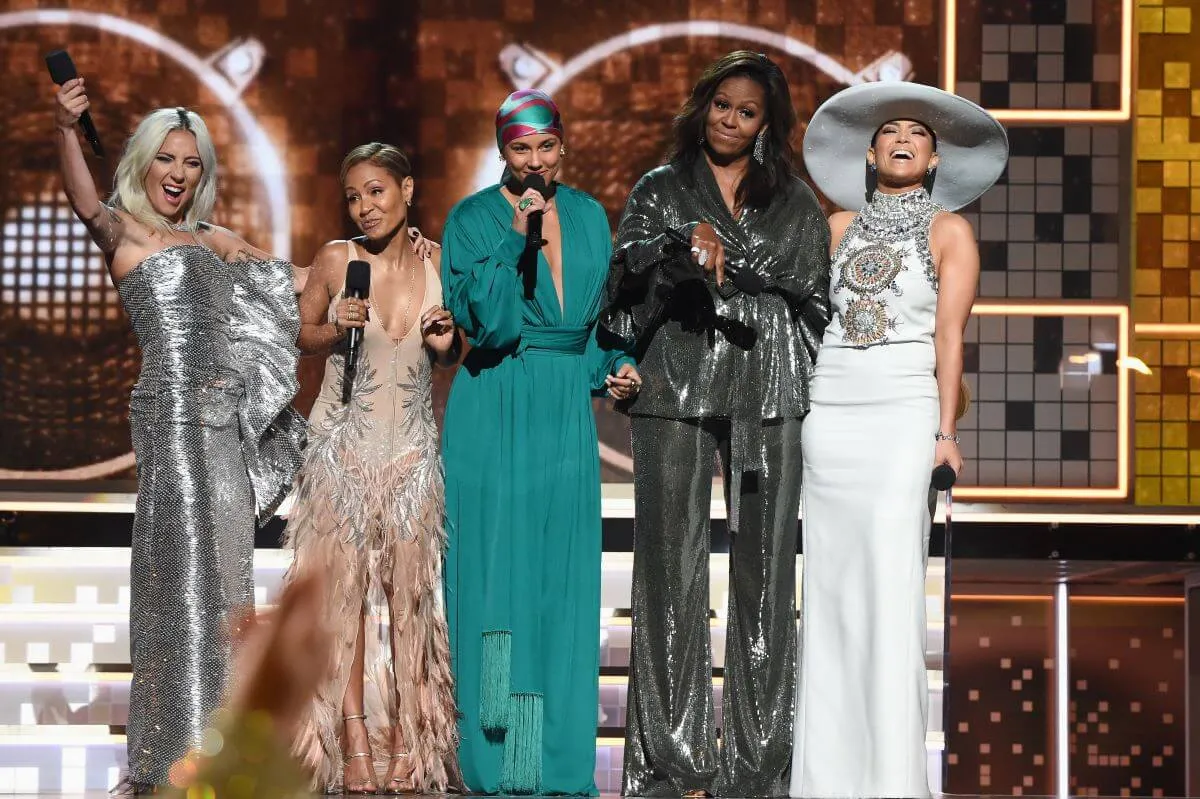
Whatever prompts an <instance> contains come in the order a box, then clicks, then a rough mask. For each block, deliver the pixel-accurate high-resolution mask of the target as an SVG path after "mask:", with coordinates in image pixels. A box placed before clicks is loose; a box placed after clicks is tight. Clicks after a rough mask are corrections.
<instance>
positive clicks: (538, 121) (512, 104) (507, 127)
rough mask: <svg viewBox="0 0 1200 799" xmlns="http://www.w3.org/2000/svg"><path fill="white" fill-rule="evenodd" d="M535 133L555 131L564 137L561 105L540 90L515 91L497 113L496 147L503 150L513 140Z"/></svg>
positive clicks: (557, 134) (556, 134) (554, 132)
mask: <svg viewBox="0 0 1200 799" xmlns="http://www.w3.org/2000/svg"><path fill="white" fill-rule="evenodd" d="M535 133H553V134H554V135H555V136H558V138H560V139H561V138H563V126H562V118H561V117H560V116H559V114H558V106H557V105H555V104H554V101H553V100H551V99H550V95H548V94H546V93H545V92H541V91H538V90H537V89H520V90H518V91H515V92H513V93H512V94H510V95H509V96H508V97H507V98H506V99H505V100H504V102H503V103H501V104H500V110H499V111H497V112H496V146H497V147H499V148H500V149H501V150H503V149H504V147H505V146H506V145H507V144H508V143H509V142H511V141H512V140H513V139H519V138H521V137H522V136H530V135H533V134H535Z"/></svg>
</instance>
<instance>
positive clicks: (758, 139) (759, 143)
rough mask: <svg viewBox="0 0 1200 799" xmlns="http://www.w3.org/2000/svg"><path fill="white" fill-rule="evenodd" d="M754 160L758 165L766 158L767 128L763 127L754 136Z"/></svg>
mask: <svg viewBox="0 0 1200 799" xmlns="http://www.w3.org/2000/svg"><path fill="white" fill-rule="evenodd" d="M754 160H755V161H757V162H758V163H759V164H760V165H761V164H762V163H763V162H764V161H766V160H767V129H766V128H763V129H762V130H760V131H759V132H758V135H757V136H755V137H754Z"/></svg>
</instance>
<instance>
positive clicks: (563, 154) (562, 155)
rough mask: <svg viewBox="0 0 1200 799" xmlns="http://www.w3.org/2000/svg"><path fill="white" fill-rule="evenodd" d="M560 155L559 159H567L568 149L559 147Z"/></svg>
mask: <svg viewBox="0 0 1200 799" xmlns="http://www.w3.org/2000/svg"><path fill="white" fill-rule="evenodd" d="M558 155H559V157H560V158H566V157H567V148H566V147H559V148H558Z"/></svg>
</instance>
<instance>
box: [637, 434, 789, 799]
mask: <svg viewBox="0 0 1200 799" xmlns="http://www.w3.org/2000/svg"><path fill="white" fill-rule="evenodd" d="M800 427H801V421H800V420H799V419H783V420H770V421H767V422H765V423H764V424H763V428H762V442H763V443H762V446H763V455H764V459H763V460H764V462H765V463H766V468H765V470H763V471H761V472H758V473H757V474H747V475H745V476H744V477H743V480H742V496H741V497H740V514H741V529H740V530H738V531H733V532H732V535H731V540H730V556H729V566H730V574H729V581H730V594H729V612H728V627H727V631H726V650H725V681H724V698H723V705H722V716H723V724H722V734H721V746H720V748H718V746H717V733H716V725H715V722H714V711H713V693H712V652H711V643H710V637H709V619H708V609H709V607H710V601H709V596H708V585H709V569H708V557H709V541H710V535H711V534H710V525H709V503H710V499H711V493H712V474H713V457H714V455H716V454H717V453H718V452H719V453H720V455H721V460H722V462H723V463H724V464H726V470H728V463H729V435H730V434H729V423H728V422H726V421H722V420H711V421H710V420H701V421H697V420H676V419H661V418H655V417H634V418H633V457H634V490H635V497H636V508H637V509H636V519H635V529H634V561H633V643H632V653H631V655H630V658H631V663H630V675H629V697H628V713H627V718H626V726H625V775H624V782H623V785H622V793H623V794H625V795H626V796H679V795H681V794H682V793H684V792H686V791H694V790H705V791H709V792H710V793H713V794H716V795H718V796H743V797H760V796H763V797H765V796H782V795H786V793H787V777H788V769H789V764H790V760H791V729H792V698H793V692H794V669H795V641H796V609H795V596H796V577H795V575H796V569H795V567H796V536H797V524H796V517H797V511H798V510H799V503H800V480H801V468H800V467H801V463H800V457H801V455H800ZM728 482H729V481H728V479H726V484H728ZM728 501H729V497H726V504H727V506H728Z"/></svg>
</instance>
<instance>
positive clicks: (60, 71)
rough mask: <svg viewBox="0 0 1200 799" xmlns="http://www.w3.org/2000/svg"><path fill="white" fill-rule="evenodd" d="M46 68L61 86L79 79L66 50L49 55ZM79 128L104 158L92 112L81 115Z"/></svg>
mask: <svg viewBox="0 0 1200 799" xmlns="http://www.w3.org/2000/svg"><path fill="white" fill-rule="evenodd" d="M46 68H47V69H49V70H50V79H51V80H53V81H54V82H55V83H57V84H58V85H59V86H62V85H63V84H64V83H66V82H67V81H69V80H74V79H75V78H78V77H79V72H78V71H76V69H75V62H74V61H72V60H71V56H69V55H67V51H66V50H55V51H54V52H52V53H47V54H46ZM79 127H80V129H82V130H83V136H84V138H85V139H87V140H88V143H89V144H91V145H92V152H94V153H95V154H96V155H97V156H98V157H100V158H103V157H104V147H103V146H102V145H101V144H100V135H99V134H98V133H96V126H95V124H93V123H92V115H91V113H90V112H88V111H84V112H83V113H82V114H80V115H79Z"/></svg>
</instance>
